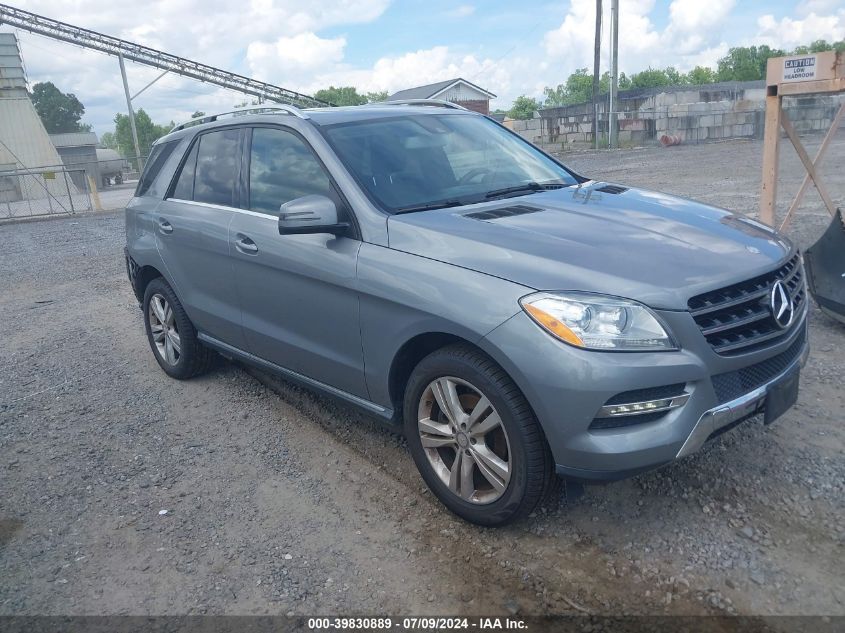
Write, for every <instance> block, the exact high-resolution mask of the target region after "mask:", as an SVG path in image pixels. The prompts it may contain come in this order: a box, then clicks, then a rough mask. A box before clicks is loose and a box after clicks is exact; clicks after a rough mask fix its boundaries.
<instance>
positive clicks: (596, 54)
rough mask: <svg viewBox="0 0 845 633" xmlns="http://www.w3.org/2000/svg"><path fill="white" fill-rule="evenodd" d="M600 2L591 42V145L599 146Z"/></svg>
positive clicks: (597, 4) (599, 2)
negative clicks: (594, 34)
mask: <svg viewBox="0 0 845 633" xmlns="http://www.w3.org/2000/svg"><path fill="white" fill-rule="evenodd" d="M601 2H602V0H596V39H595V42H594V44H593V146H594V147H595V148H596V149H598V148H599V71H600V70H601V69H600V66H601V11H602V9H601Z"/></svg>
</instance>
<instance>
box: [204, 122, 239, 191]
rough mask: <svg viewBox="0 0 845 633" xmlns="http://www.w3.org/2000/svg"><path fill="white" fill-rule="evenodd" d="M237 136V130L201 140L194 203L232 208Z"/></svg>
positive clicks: (237, 155) (237, 160) (215, 134)
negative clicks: (206, 203)
mask: <svg viewBox="0 0 845 633" xmlns="http://www.w3.org/2000/svg"><path fill="white" fill-rule="evenodd" d="M240 135H241V131H240V130H239V129H232V130H220V131H219V132H209V133H208V134H203V135H202V136H201V137H200V139H199V150H198V151H197V164H196V175H195V177H194V196H193V200H196V201H197V202H208V203H210V204H222V205H225V206H234V204H235V183H236V182H237V179H238V165H239V163H240V153H239V149H240V142H239V140H240Z"/></svg>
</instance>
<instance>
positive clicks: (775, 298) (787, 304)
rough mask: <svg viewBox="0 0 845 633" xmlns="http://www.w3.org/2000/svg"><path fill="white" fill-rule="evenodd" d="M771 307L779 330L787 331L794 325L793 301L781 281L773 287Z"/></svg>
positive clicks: (770, 297) (770, 298) (770, 296)
mask: <svg viewBox="0 0 845 633" xmlns="http://www.w3.org/2000/svg"><path fill="white" fill-rule="evenodd" d="M769 307H771V309H772V317H773V318H774V320H775V323H777V325H778V327H779V328H781V329H782V330H785V329H786V328H788V327H789V326H790V325H792V319H793V317H794V316H795V307H794V306H793V305H792V299H790V298H789V292H788V291H787V290H786V286H784V285H783V282H782V281H780V280H778V281H776V282H775V283H774V285H773V286H772V294H771V295H769Z"/></svg>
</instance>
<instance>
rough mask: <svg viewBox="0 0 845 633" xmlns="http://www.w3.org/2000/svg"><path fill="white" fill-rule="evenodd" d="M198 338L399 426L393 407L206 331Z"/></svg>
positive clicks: (200, 333)
mask: <svg viewBox="0 0 845 633" xmlns="http://www.w3.org/2000/svg"><path fill="white" fill-rule="evenodd" d="M197 338H199V340H201V341H202V342H203V343H205V344H206V345H208V346H209V347H211V348H214V349H215V350H217V351H218V352H220V353H221V354H222V355H223V356H226V357H229V358H234V359H237V360H239V361H242V362H244V363H246V364H248V365H252V366H253V367H257V368H258V369H262V370H264V371H268V372H271V373H274V374H277V375H279V376H281V377H282V378H285V379H288V380H291V381H293V382H295V383H298V384H300V385H301V386H303V387H306V388H309V389H313V390H315V391H319V392H321V393H324V394H326V395H329V396H334V397H335V398H339V399H340V400H343V401H344V402H347V403H349V404H352V405H354V406H356V407H358V408H360V409H363V410H364V411H366V412H367V413H370V414H372V415H375V416H376V418H378V419H379V421H381V422H385V423H387V424H388V425H389V426H390V427H391V428H395V427H396V426H397V425H396V424H395V421H394V413H393V409H388V408H385V407H383V406H381V405H378V404H376V403H375V402H370V401H369V400H366V399H364V398H359V397H358V396H356V395H353V394H351V393H349V392H346V391H343V390H342V389H338V388H337V387H332V386H331V385H327V384H326V383H324V382H320V381H319V380H314V379H313V378H309V377H308V376H303V375H302V374H300V373H297V372H295V371H292V370H290V369H286V368H284V367H282V366H281V365H277V364H275V363H271V362H270V361H268V360H264V359H263V358H259V357H258V356H256V355H255V354H250V353H249V352H245V351H243V350H241V349H238V348H237V347H233V346H232V345H229V344H228V343H224V342H223V341H219V340H217V339H216V338H214V337H212V336H209V335H208V334H205V333H204V332H198V333H197Z"/></svg>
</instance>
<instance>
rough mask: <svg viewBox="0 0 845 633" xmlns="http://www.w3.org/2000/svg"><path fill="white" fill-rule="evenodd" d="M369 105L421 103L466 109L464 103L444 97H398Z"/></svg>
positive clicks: (422, 104)
mask: <svg viewBox="0 0 845 633" xmlns="http://www.w3.org/2000/svg"><path fill="white" fill-rule="evenodd" d="M368 105H421V106H433V107H436V108H452V109H453V110H466V108H465V107H464V106H462V105H458V104H457V103H452V102H451V101H444V100H443V99H398V100H396V101H380V102H376V103H372V104H368Z"/></svg>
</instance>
